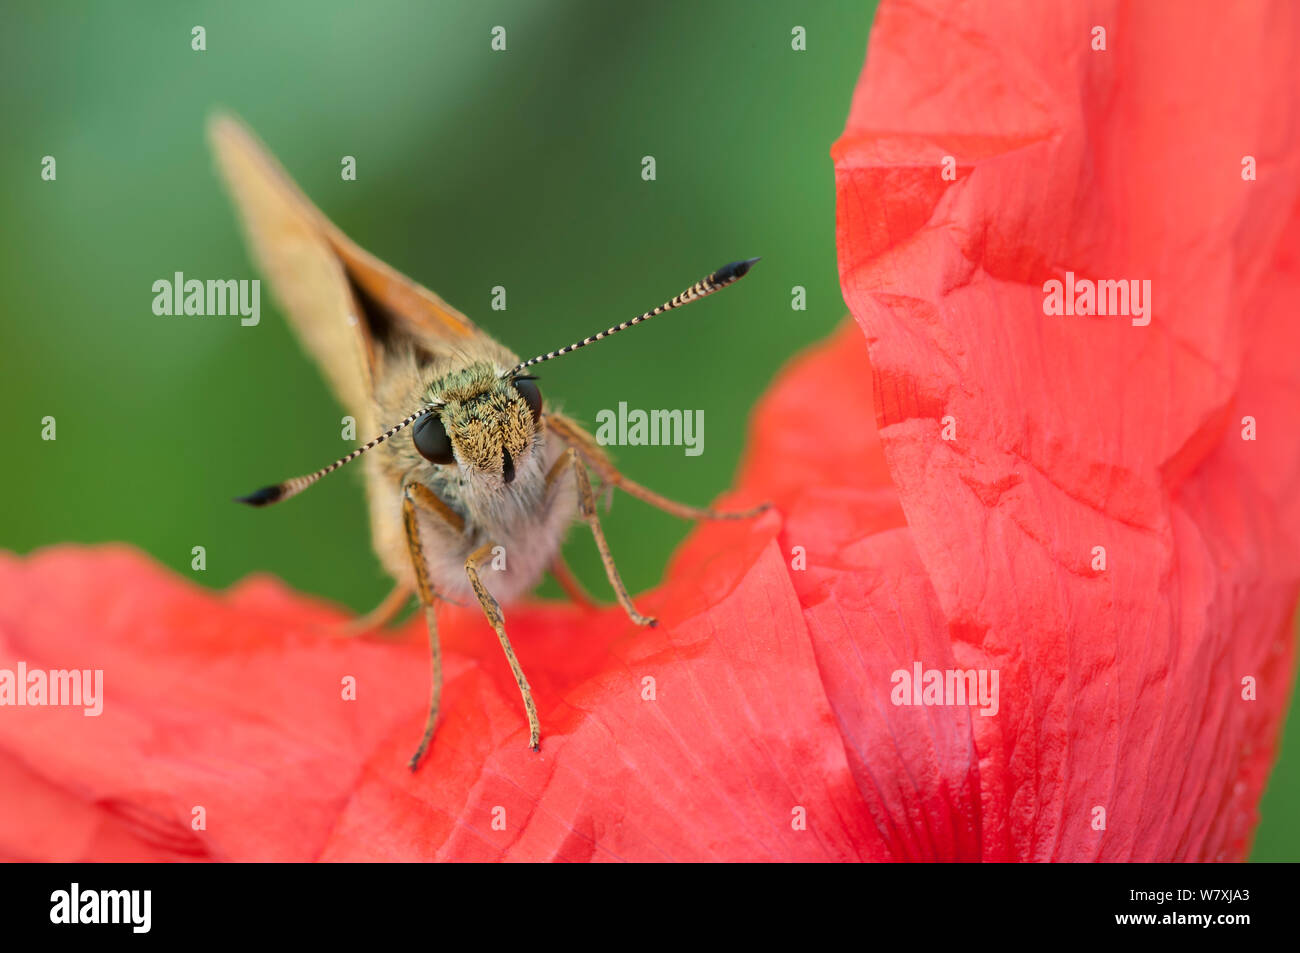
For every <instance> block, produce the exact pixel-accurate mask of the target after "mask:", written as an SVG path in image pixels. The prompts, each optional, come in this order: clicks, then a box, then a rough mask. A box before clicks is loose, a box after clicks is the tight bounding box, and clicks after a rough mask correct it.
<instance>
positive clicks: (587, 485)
mask: <svg viewBox="0 0 1300 953" xmlns="http://www.w3.org/2000/svg"><path fill="white" fill-rule="evenodd" d="M568 469H572V470H573V477H574V480H576V481H577V484H578V512H579V513H580V514H581V515H582V519H583V521H584V522H586V524H587V525H588V526H590V527H591V535H592V537H593V538H594V539H595V540H596V549H597V551H598V552H599V553H600V561H601V563H602V564H603V565H604V566H605V576H606V577H607V578H608V579H609V584H610V585H611V586H612V587H613V588H614V595H615V597H616V598H617V599H618V604H619V605H621V606H622V607H623V611H624V612H626V613H627V616H628V618H629V619H631V620H632V621H633V622H635V623H636V624H637V625H654V624H655V620H654V619H653V618H651V617H650V616H646V615H642V614H641V613H640V612H638V611H637V609H636V606H635V605H633V604H632V597H631V596H630V595H628V591H627V587H626V586H625V585H623V577H622V576H620V575H619V573H618V567H617V566H615V565H614V554H613V553H611V552H610V551H609V541H608V540H606V539H605V530H604V529H602V528H601V525H600V517H599V516H598V515H597V513H596V494H595V493H594V492H593V491H592V489H591V477H589V476H588V475H587V467H586V465H585V464H584V463H583V459H582V455H581V454H580V453H579V452H578V450H577V449H576V448H575V447H570V448H569V449H568V450H565V451H564V454H563V456H561V457H560V459H558V460H556V461H555V463H554V464H552V466H551V470H550V472H549V473H547V474H546V486H547V489H548V490H549V489H550V488H551V487H552V486H553V485H554V483H555V482H556V481H557V480H558V479H559V478H560V477H561V476H563V475H564V472H565V471H566V470H568Z"/></svg>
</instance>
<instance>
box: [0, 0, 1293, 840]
mask: <svg viewBox="0 0 1300 953" xmlns="http://www.w3.org/2000/svg"><path fill="white" fill-rule="evenodd" d="M84 7H85V8H84V9H76V10H71V9H60V8H58V7H57V6H55V5H27V6H26V7H25V8H22V9H14V8H12V7H10V8H9V9H6V11H5V12H4V14H3V18H4V20H5V28H4V29H3V31H0V76H2V77H3V83H0V101H2V102H3V106H4V108H3V118H4V121H5V135H4V142H5V147H4V148H3V150H0V173H3V180H4V182H5V183H6V187H5V189H4V193H3V195H4V202H5V206H6V207H5V210H4V217H3V221H4V228H3V232H2V233H0V280H2V284H3V288H4V296H3V304H0V308H3V311H4V316H5V320H4V338H3V340H4V346H3V348H0V401H2V402H3V406H4V413H3V415H2V419H0V428H2V430H0V446H3V447H5V448H7V450H8V452H9V458H8V459H7V460H6V464H7V465H6V466H5V469H4V491H5V492H4V498H5V501H6V502H5V505H4V507H3V509H2V510H0V546H3V547H5V548H8V549H12V550H16V551H17V552H29V551H31V550H33V549H35V548H38V547H40V546H44V545H47V544H50V543H55V542H60V541H68V540H71V541H79V542H98V541H104V540H125V541H128V542H131V543H133V544H135V545H137V546H139V547H141V548H142V549H144V550H146V551H147V552H149V553H150V554H151V555H153V556H154V557H155V558H156V559H158V560H160V561H161V562H163V563H164V564H166V565H168V566H170V567H172V568H173V569H175V570H177V571H179V572H182V573H184V574H185V575H187V576H190V577H194V576H197V577H199V580H200V581H201V582H202V583H204V584H206V585H208V586H212V587H224V586H228V585H229V584H231V583H232V582H234V581H236V580H238V579H239V578H241V577H243V576H245V575H247V574H248V573H250V572H255V571H266V572H271V573H274V574H276V575H278V576H280V577H281V578H283V579H284V580H286V581H287V582H288V583H289V584H290V585H291V586H293V587H295V588H297V589H299V590H302V591H306V592H311V593H316V594H319V595H320V596H323V597H325V598H328V599H331V600H334V601H336V602H337V603H341V604H343V605H346V606H349V607H351V608H353V609H356V610H364V609H367V608H370V607H371V606H372V605H373V604H374V603H376V602H377V601H378V600H379V599H380V598H381V597H382V596H383V595H384V593H385V592H386V591H387V588H388V582H387V579H386V577H385V576H384V573H383V571H382V570H381V569H380V568H379V565H378V562H377V561H376V559H375V557H374V556H373V555H372V553H371V550H370V544H369V534H368V529H367V525H366V513H365V509H364V505H363V497H362V492H361V488H360V478H361V471H360V470H355V471H353V472H351V473H346V474H340V475H339V476H337V477H334V478H332V479H330V480H326V481H324V482H323V483H322V484H321V485H320V486H319V487H318V488H316V489H313V491H312V492H311V494H310V495H309V496H306V497H304V498H303V499H302V500H301V501H299V502H296V503H295V505H292V506H287V507H284V508H283V509H280V508H277V509H274V510H269V511H264V512H257V511H252V510H247V509H244V508H242V507H236V506H234V505H233V504H229V503H228V502H227V501H228V500H229V498H230V497H231V496H232V495H233V494H235V493H242V492H246V491H249V490H252V489H254V488H255V487H258V486H261V485H262V484H264V483H267V482H271V481H274V480H278V479H282V478H284V477H287V476H291V475H295V474H299V473H303V472H307V471H309V470H313V469H315V468H316V467H318V466H321V465H323V464H325V463H327V462H329V461H330V460H331V459H333V458H334V457H336V456H338V455H340V454H341V453H342V452H344V451H345V450H346V449H348V448H349V446H350V445H348V444H345V443H344V442H343V441H342V440H341V439H340V423H339V421H340V418H341V417H342V415H343V411H342V410H341V409H340V408H339V407H338V405H337V404H336V403H335V401H334V399H333V397H332V396H331V394H330V393H329V392H328V390H327V389H326V387H325V385H324V383H323V380H322V378H321V376H320V374H319V373H318V371H317V370H316V368H315V367H314V366H313V364H312V363H311V362H310V361H309V360H308V359H307V358H306V357H305V356H304V355H303V354H302V352H301V351H300V350H299V349H298V346H297V344H296V342H295V340H294V339H293V338H292V337H291V334H290V331H289V329H288V327H287V326H286V324H285V322H284V320H283V318H282V317H281V316H280V315H279V313H278V311H277V310H276V308H275V306H274V305H273V303H272V302H271V300H270V295H269V294H268V293H267V292H268V290H269V289H267V288H266V287H265V286H264V287H263V301H262V321H261V324H260V325H259V326H258V327H255V328H250V327H241V326H240V324H239V321H238V319H237V318H196V317H179V318H168V317H156V316H155V315H154V314H153V313H152V310H151V305H152V301H153V292H152V290H151V286H152V284H153V282H154V281H155V280H157V279H159V278H168V279H170V277H171V275H172V274H173V272H176V271H181V272H184V273H185V275H186V276H187V277H198V278H204V279H206V278H245V277H254V276H256V273H255V272H254V271H253V269H252V266H251V263H250V261H249V257H248V254H247V252H246V251H245V248H244V244H243V240H242V236H241V234H240V232H239V229H238V227H237V224H236V220H235V217H234V212H233V209H232V207H231V205H230V203H229V201H228V200H227V198H226V196H225V194H224V192H223V190H222V188H221V187H220V185H219V183H218V181H217V179H216V176H215V173H214V170H213V166H212V162H211V159H210V158H209V154H208V151H207V146H206V143H205V140H204V134H203V126H204V120H205V118H206V117H207V115H208V114H209V112H210V111H211V110H212V109H214V108H216V107H225V108H228V109H230V110H232V111H234V112H235V113H237V114H239V115H240V116H242V117H243V118H244V119H245V120H246V121H247V122H248V123H249V124H250V125H251V126H252V127H253V128H254V130H256V131H257V132H258V133H259V135H260V136H261V137H262V138H263V139H264V140H266V142H267V144H268V145H269V146H270V148H271V149H272V151H273V152H274V153H275V154H276V155H277V156H278V157H279V159H280V160H281V162H282V163H283V164H284V165H285V167H286V168H287V169H288V171H289V172H290V174H291V175H292V176H293V177H294V178H295V179H297V180H298V182H299V184H301V185H302V187H303V188H304V189H305V191H306V192H307V194H308V195H309V196H311V198H312V199H313V200H314V201H315V202H316V203H317V204H318V205H319V206H320V207H321V208H322V209H323V210H324V211H325V213H326V214H327V215H329V216H330V217H331V218H332V219H333V220H334V221H335V222H337V223H338V224H339V225H340V226H341V227H342V228H343V229H344V231H346V232H347V233H348V234H349V235H350V236H352V237H353V238H354V239H355V240H357V241H358V242H359V243H360V244H361V245H363V246H364V247H365V248H367V249H369V250H370V251H372V252H374V253H375V254H377V255H378V256H379V257H381V258H383V259H384V260H386V261H388V262H389V263H391V264H392V265H394V266H395V267H397V268H398V269H400V270H401V271H403V272H405V273H407V274H409V275H411V276H412V277H414V278H415V279H416V280H418V281H420V282H421V283H423V284H425V285H427V286H429V287H430V288H433V289H434V290H435V291H437V292H438V293H439V294H441V295H442V296H443V297H444V298H446V299H447V300H448V301H449V302H450V303H452V304H453V305H455V306H456V307H458V308H460V309H461V310H462V311H465V312H466V313H467V314H468V315H469V316H470V317H471V318H473V319H475V320H476V321H477V322H478V323H479V324H480V325H481V326H483V327H484V328H485V329H486V330H487V331H488V332H489V333H491V334H493V335H494V336H496V337H498V338H499V339H501V340H502V341H503V342H505V343H506V344H507V345H508V346H509V347H511V348H512V349H514V350H516V351H518V352H520V353H521V354H523V355H524V356H530V355H532V354H534V353H538V352H541V351H547V350H551V349H552V348H555V347H557V346H559V345H562V344H566V343H568V342H570V341H572V340H574V339H576V338H579V337H582V336H585V335H586V334H588V333H591V332H593V331H595V330H598V329H600V328H603V327H605V326H606V325H608V324H611V323H613V322H615V321H617V320H622V319H623V318H625V317H628V316H630V315H631V314H634V313H636V312H638V311H640V310H643V309H644V308H648V307H651V306H653V305H655V304H658V303H659V302H660V301H662V300H664V299H665V298H667V297H669V296H671V295H672V294H675V293H676V292H677V291H679V290H681V288H683V287H685V286H686V285H687V284H689V283H690V282H693V281H695V280H696V279H697V278H698V277H700V276H701V275H703V274H704V273H706V272H707V271H709V270H711V269H712V268H714V267H716V266H717V265H720V264H722V263H723V262H726V261H730V260H732V259H735V258H742V257H748V256H751V255H762V256H763V257H764V261H763V263H762V264H761V265H760V266H759V267H758V268H756V269H755V271H754V273H753V274H752V275H751V276H750V277H749V278H747V279H746V281H745V282H744V283H743V284H741V285H739V286H737V288H736V289H734V290H731V291H728V292H726V293H724V294H722V295H719V296H718V297H717V298H714V299H712V300H711V301H710V302H709V303H708V304H707V305H702V306H696V307H698V308H699V310H698V311H696V310H695V309H694V308H693V309H691V310H690V311H687V312H683V313H682V314H680V315H673V316H671V317H669V318H666V319H662V320H660V321H657V322H654V323H652V324H650V325H648V326H646V327H645V328H643V329H639V330H638V331H637V332H636V333H635V335H629V336H627V337H625V338H622V339H619V340H616V341H611V342H609V343H607V344H603V345H601V347H600V348H599V349H598V350H594V351H589V352H584V353H583V354H578V355H574V356H573V357H571V358H568V359H566V360H564V361H561V362H556V363H555V364H554V365H551V366H549V367H547V368H546V370H545V373H544V381H543V385H542V388H543V394H544V395H545V397H546V398H547V400H548V401H549V402H551V403H554V404H561V405H562V406H563V407H564V408H565V409H566V410H567V411H569V412H570V413H572V414H574V415H575V416H577V417H578V418H579V419H580V420H585V421H586V422H587V423H588V424H592V423H593V422H594V419H595V415H596V412H597V411H598V410H600V409H602V408H614V407H617V404H618V401H620V400H625V401H627V402H628V405H629V406H630V407H642V408H700V409H703V410H704V417H705V432H704V436H705V443H704V448H705V450H704V453H703V454H702V455H701V456H698V457H687V456H685V455H684V454H683V452H682V449H681V448H677V447H621V448H617V454H616V458H617V460H618V461H619V462H620V464H621V465H622V467H623V468H624V469H625V470H626V471H627V472H628V473H629V475H630V476H632V477H633V478H635V479H637V480H639V481H641V482H644V483H646V484H648V485H649V486H651V487H654V488H655V489H657V490H659V491H660V492H662V493H664V494H666V495H668V496H670V497H673V498H676V499H681V500H684V501H689V502H697V503H704V502H707V501H709V500H710V499H712V498H713V497H715V496H716V495H717V494H718V493H720V492H721V491H722V490H724V489H725V488H726V487H727V486H728V484H729V482H730V480H731V478H732V475H733V472H734V470H735V467H736V464H737V461H738V460H739V457H740V454H741V451H742V448H743V441H744V433H745V426H746V421H747V415H748V413H749V411H750V409H751V408H752V407H753V405H754V402H755V400H756V399H757V398H758V396H759V395H760V394H761V393H762V392H763V391H764V389H765V388H766V387H767V386H768V384H769V382H770V381H771V379H772V376H773V374H774V373H775V372H776V371H777V370H778V369H779V367H780V366H781V365H782V364H783V363H784V362H785V361H786V360H788V359H789V358H790V356H791V355H793V354H794V353H795V352H797V351H798V350H799V349H800V348H801V347H803V346H804V345H806V344H809V343H811V342H813V341H815V340H817V339H818V338H821V337H823V336H824V335H825V334H827V333H828V332H829V331H830V330H831V329H832V328H833V327H834V325H835V324H836V323H837V322H838V320H839V319H840V318H841V316H842V315H843V314H844V311H845V308H844V304H843V301H842V300H841V298H840V293H839V284H838V277H837V272H836V264H835V194H834V180H833V174H832V167H831V161H830V158H829V149H830V145H831V143H832V142H833V141H834V139H835V138H836V136H837V135H838V134H839V132H840V130H841V128H842V126H843V123H844V119H845V116H846V115H847V112H848V105H849V99H850V95H851V93H852V89H853V85H854V83H855V81H856V79H857V76H858V73H859V71H860V70H861V67H862V62H863V54H864V51H865V49H866V41H867V33H868V29H869V26H870V22H871V17H872V14H873V11H874V7H875V4H874V3H871V2H862V0H854V2H848V0H830V2H819V3H816V4H804V3H794V2H788V3H785V2H763V3H755V2H752V0H750V2H745V0H730V2H714V3H708V4H699V3H684V2H683V3H644V4H614V3H609V2H606V3H600V2H556V0H548V2H546V3H540V2H537V0H523V2H514V3H509V2H495V0H493V2H470V0H462V2H443V3H429V2H411V3H393V2H382V3H367V4H347V3H339V2H328V3H312V4H274V3H264V2H238V3H224V2H223V3H208V4H196V3H184V2H162V0H156V2H152V3H138V4H133V5H131V6H129V7H127V6H124V5H119V4H97V5H91V4H86V5H84ZM195 25H202V26H203V27H205V28H206V31H207V50H206V51H205V52H195V51H193V50H192V49H191V32H190V31H191V28H192V27H193V26H195ZM498 25H501V26H504V27H505V28H506V31H507V33H506V38H507V46H508V49H507V51H506V52H504V53H501V52H494V51H492V50H491V49H490V39H491V36H490V33H491V30H492V28H493V27H494V26H498ZM796 25H798V26H803V27H804V28H806V31H807V50H806V51H804V52H795V51H793V50H792V49H791V30H792V28H793V27H794V26H796ZM44 155H53V156H54V157H55V159H56V160H57V163H58V166H57V169H58V178H57V181H56V182H53V183H50V182H44V181H42V180H41V178H40V176H39V171H40V161H41V157H42V156H44ZM344 155H352V156H355V157H356V159H357V181H355V182H345V181H343V180H342V179H341V178H340V175H339V170H340V158H341V157H342V156H344ZM645 155H653V156H654V157H655V159H656V163H657V180H656V181H654V182H646V181H643V180H642V178H641V158H642V156H645ZM495 285H503V286H505V288H506V289H507V294H508V309H507V310H506V311H504V312H496V311H492V310H491V309H490V307H489V302H490V296H491V289H492V288H493V286H495ZM795 285H802V286H803V287H805V288H806V289H807V301H808V307H807V310H806V311H792V310H791V308H790V295H791V288H792V287H793V286H795ZM46 415H51V416H54V417H55V418H56V419H57V421H58V440H57V441H54V442H45V441H41V440H40V439H39V434H40V421H41V419H42V418H43V417H44V416H46ZM359 436H361V437H362V439H365V438H366V437H368V436H369V435H359ZM605 527H606V531H607V533H608V536H609V538H610V540H611V544H612V546H613V548H614V552H615V554H616V555H617V557H618V560H619V566H620V568H621V570H622V571H623V575H624V578H625V579H626V580H627V582H628V584H629V586H630V587H631V588H632V590H633V591H634V592H635V591H638V590H642V589H646V588H649V587H651V586H653V585H655V584H656V583H657V582H658V581H659V579H660V578H661V574H662V571H663V568H664V566H665V564H666V562H667V560H668V558H669V556H670V554H671V552H672V550H673V548H674V547H675V546H676V545H678V544H679V543H680V541H681V540H682V538H683V537H684V536H685V534H686V532H687V531H688V529H689V527H688V526H686V525H684V524H682V523H680V522H678V521H676V520H674V519H672V518H671V517H668V516H666V515H664V514H662V513H659V512H658V511H656V510H653V509H651V508H649V507H647V506H644V505H641V504H639V503H637V502H635V501H633V500H631V499H627V498H624V499H621V500H620V501H619V505H616V506H615V507H614V508H613V509H612V511H611V512H610V513H609V515H608V517H607V518H606V519H605ZM195 545H203V546H205V547H206V549H207V571H206V572H205V573H194V572H191V570H190V560H191V555H190V550H191V547H193V546H195ZM566 555H567V557H568V559H569V561H570V564H571V565H572V566H573V567H574V569H575V571H576V572H577V573H578V574H579V576H580V577H581V578H582V579H583V580H584V581H585V582H586V583H587V584H588V587H589V588H590V589H592V590H593V591H594V592H596V593H605V592H606V590H607V586H606V585H605V583H604V580H603V574H602V572H601V570H600V566H599V562H598V560H597V558H596V554H595V551H594V547H592V546H591V545H590V542H589V540H588V539H586V538H585V537H584V536H582V535H581V534H573V538H572V539H571V540H570V543H569V545H568V546H567V548H566ZM540 592H541V594H542V595H543V596H555V595H558V590H557V589H556V588H555V587H554V583H553V582H550V581H549V580H548V581H547V583H546V584H545V586H544V587H543V588H542V589H541V590H540ZM1295 747H1296V745H1295V744H1294V743H1293V744H1291V745H1290V748H1289V749H1288V750H1287V751H1286V752H1285V753H1284V756H1283V761H1282V763H1281V765H1279V767H1278V769H1277V771H1276V773H1275V775H1274V778H1273V781H1272V784H1271V787H1270V790H1269V792H1268V795H1267V796H1266V798H1265V802H1264V805H1263V809H1262V810H1263V815H1264V823H1263V825H1262V826H1261V827H1260V829H1259V833H1258V836H1257V841H1256V849H1255V858H1256V859H1261V860H1263V859H1268V860H1281V859H1296V858H1297V857H1300V825H1298V824H1297V821H1296V814H1295V812H1294V810H1292V809H1291V807H1290V805H1291V804H1294V803H1295V801H1296V800H1297V797H1300V755H1298V754H1297V752H1296V751H1295V750H1294V749H1295Z"/></svg>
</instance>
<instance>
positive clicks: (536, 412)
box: [514, 377, 542, 423]
mask: <svg viewBox="0 0 1300 953" xmlns="http://www.w3.org/2000/svg"><path fill="white" fill-rule="evenodd" d="M514 385H515V390H517V391H518V392H519V396H520V397H522V398H523V399H524V403H525V404H527V405H528V409H529V410H531V411H532V413H533V423H537V419H538V418H539V417H541V416H542V392H541V389H540V388H538V386H537V381H535V380H532V379H530V378H527V377H516V378H515V380H514Z"/></svg>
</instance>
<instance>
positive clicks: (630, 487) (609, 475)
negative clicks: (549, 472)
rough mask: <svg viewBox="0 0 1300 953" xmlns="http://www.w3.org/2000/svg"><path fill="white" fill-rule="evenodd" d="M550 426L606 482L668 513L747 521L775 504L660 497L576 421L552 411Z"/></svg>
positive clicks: (698, 518)
mask: <svg viewBox="0 0 1300 953" xmlns="http://www.w3.org/2000/svg"><path fill="white" fill-rule="evenodd" d="M546 425H547V427H549V428H550V429H551V430H553V431H555V433H556V435H557V436H559V438H560V439H561V440H563V441H564V442H565V443H566V444H568V445H569V447H570V448H571V449H574V450H576V451H577V452H578V453H579V454H581V456H582V459H583V460H584V461H585V462H586V463H587V465H588V466H590V467H591V468H592V469H593V470H595V471H596V472H597V473H598V474H599V475H600V478H601V479H602V480H604V481H605V482H606V483H608V484H610V485H611V486H616V487H618V488H619V489H620V490H622V491H623V492H625V493H627V494H628V495H629V496H634V497H636V498H637V499H638V500H641V501H642V502H643V503H649V504H650V505H651V506H653V507H655V508H656V509H660V510H663V511H664V512H665V513H670V514H672V515H673V516H677V517H680V518H681V519H684V520H745V519H750V518H752V517H755V516H758V515H759V514H760V513H762V512H764V511H765V510H767V509H769V508H770V507H771V505H772V504H771V503H760V504H759V505H758V506H754V507H751V508H749V509H746V510H715V509H708V508H701V507H697V506H687V505H686V504H685V503H677V502H674V501H673V500H670V499H668V498H667V497H666V496H660V495H659V494H658V493H656V492H655V491H654V490H651V489H650V488H649V487H644V486H642V485H641V484H640V483H637V482H635V481H634V480H630V479H628V478H627V477H625V476H624V475H623V474H622V473H619V471H618V468H617V467H615V466H614V464H612V463H610V461H609V458H608V457H606V456H605V454H604V451H602V450H601V449H600V445H599V444H597V443H596V441H595V439H594V438H593V437H592V436H591V435H590V434H588V433H587V432H586V431H584V430H583V429H582V428H580V427H578V426H577V425H576V424H574V423H573V422H572V421H570V420H568V419H567V418H565V417H562V416H560V415H559V414H554V413H551V414H547V415H546Z"/></svg>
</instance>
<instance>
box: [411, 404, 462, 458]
mask: <svg viewBox="0 0 1300 953" xmlns="http://www.w3.org/2000/svg"><path fill="white" fill-rule="evenodd" d="M411 439H412V440H413V441H414V442H415V449H416V450H418V451H420V456H422V457H424V459H426V460H428V461H430V462H431V463H455V462H456V455H455V454H454V453H452V452H451V438H450V437H448V436H447V428H446V427H444V426H443V425H442V418H440V417H439V416H438V415H437V414H425V415H424V416H423V417H421V418H420V419H419V420H417V421H416V422H415V426H414V427H412V428H411Z"/></svg>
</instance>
